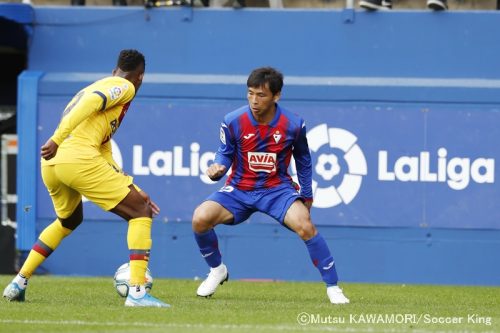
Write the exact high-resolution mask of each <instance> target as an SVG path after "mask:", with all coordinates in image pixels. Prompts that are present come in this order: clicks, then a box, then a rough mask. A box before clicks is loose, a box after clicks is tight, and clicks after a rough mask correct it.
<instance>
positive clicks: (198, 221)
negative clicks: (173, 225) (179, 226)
mask: <svg viewBox="0 0 500 333" xmlns="http://www.w3.org/2000/svg"><path fill="white" fill-rule="evenodd" d="M192 226H193V231H194V232H196V233H202V232H206V231H208V229H210V228H211V227H212V225H211V223H210V218H209V216H208V214H207V213H206V212H205V210H203V209H200V207H198V208H196V209H195V210H194V213H193V220H192Z"/></svg>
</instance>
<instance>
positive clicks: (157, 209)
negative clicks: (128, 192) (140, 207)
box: [139, 191, 160, 217]
mask: <svg viewBox="0 0 500 333" xmlns="http://www.w3.org/2000/svg"><path fill="white" fill-rule="evenodd" d="M139 194H140V195H141V197H142V198H143V199H144V201H146V203H147V204H148V205H149V207H151V210H152V211H153V217H155V216H157V215H158V214H160V207H158V205H157V204H156V203H155V202H154V201H153V200H151V198H150V197H149V194H147V193H146V192H144V191H139Z"/></svg>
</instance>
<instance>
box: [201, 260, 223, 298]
mask: <svg viewBox="0 0 500 333" xmlns="http://www.w3.org/2000/svg"><path fill="white" fill-rule="evenodd" d="M228 279H229V273H228V272H227V267H226V265H224V264H220V265H219V266H217V267H215V268H210V273H208V276H207V278H206V279H205V280H204V281H203V282H202V283H201V284H200V286H199V287H198V290H197V291H196V294H197V295H198V296H200V297H210V296H212V295H213V294H214V293H215V290H217V287H218V286H219V285H221V284H223V283H224V282H226V281H227V280H228Z"/></svg>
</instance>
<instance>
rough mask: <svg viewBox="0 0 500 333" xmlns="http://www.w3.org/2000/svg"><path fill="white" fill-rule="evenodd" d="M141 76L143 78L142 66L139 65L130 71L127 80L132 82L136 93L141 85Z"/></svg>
mask: <svg viewBox="0 0 500 333" xmlns="http://www.w3.org/2000/svg"><path fill="white" fill-rule="evenodd" d="M143 78H144V66H139V67H138V68H137V69H136V70H134V71H133V72H131V73H130V79H129V80H130V82H132V83H133V84H134V87H135V91H136V93H137V91H138V90H139V88H140V87H141V84H142V79H143Z"/></svg>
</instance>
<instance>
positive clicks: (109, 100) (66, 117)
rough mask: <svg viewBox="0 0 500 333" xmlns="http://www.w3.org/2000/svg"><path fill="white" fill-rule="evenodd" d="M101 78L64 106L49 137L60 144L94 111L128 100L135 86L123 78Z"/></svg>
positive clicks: (102, 110) (132, 96)
mask: <svg viewBox="0 0 500 333" xmlns="http://www.w3.org/2000/svg"><path fill="white" fill-rule="evenodd" d="M122 80H123V81H121V80H120V81H119V80H116V79H110V80H102V81H99V82H96V83H95V84H94V85H92V86H90V87H88V89H84V90H82V91H80V92H79V93H78V94H76V95H75V97H73V99H72V100H71V102H70V103H69V104H68V105H67V106H66V109H65V110H64V113H63V117H62V119H61V121H60V123H59V126H58V127H57V129H56V130H55V132H54V134H53V135H52V137H51V139H52V141H54V142H55V143H57V144H58V145H60V144H61V143H62V142H63V141H64V139H66V138H67V137H68V135H70V134H71V132H72V131H73V130H74V129H75V128H76V127H77V126H78V125H79V124H81V123H82V122H83V121H84V120H86V119H87V118H88V117H90V116H91V115H92V114H93V113H95V112H99V111H100V112H105V110H106V109H109V108H111V107H113V106H115V105H117V104H125V103H128V102H130V101H131V100H132V99H133V98H134V95H135V87H134V86H133V85H132V84H131V83H130V82H128V81H127V80H125V79H122Z"/></svg>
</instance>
